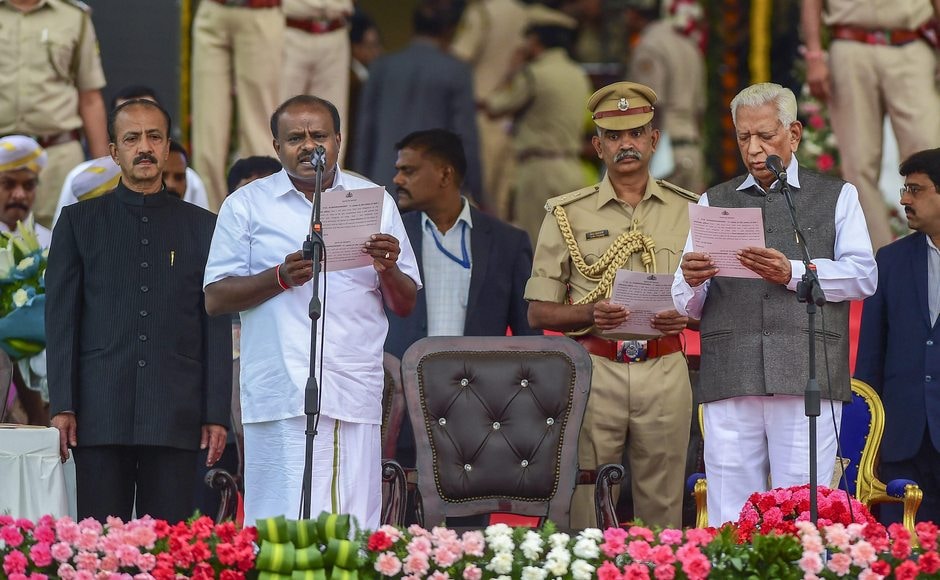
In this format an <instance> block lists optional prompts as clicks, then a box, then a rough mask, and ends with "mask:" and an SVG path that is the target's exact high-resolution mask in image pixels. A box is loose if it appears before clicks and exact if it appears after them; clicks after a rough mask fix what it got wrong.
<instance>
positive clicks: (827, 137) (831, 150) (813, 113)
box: [798, 84, 841, 176]
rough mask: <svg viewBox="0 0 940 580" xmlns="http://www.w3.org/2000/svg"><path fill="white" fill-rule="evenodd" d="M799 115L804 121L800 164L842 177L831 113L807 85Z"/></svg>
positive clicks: (804, 87) (804, 89)
mask: <svg viewBox="0 0 940 580" xmlns="http://www.w3.org/2000/svg"><path fill="white" fill-rule="evenodd" d="M798 115H799V117H800V120H801V121H803V139H802V141H800V151H799V154H798V155H799V159H800V163H801V164H804V165H806V166H807V167H812V168H814V169H815V170H816V171H819V172H820V173H828V174H830V175H835V176H838V175H840V173H841V169H840V164H839V147H838V144H837V143H836V135H835V133H833V132H832V127H831V126H830V124H829V112H828V111H827V110H826V108H825V106H824V105H823V104H822V103H821V102H820V101H819V100H818V99H816V98H815V97H814V96H813V95H811V94H810V92H809V85H807V84H804V85H803V90H802V92H801V94H800V101H799V109H798Z"/></svg>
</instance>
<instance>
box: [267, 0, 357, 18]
mask: <svg viewBox="0 0 940 580" xmlns="http://www.w3.org/2000/svg"><path fill="white" fill-rule="evenodd" d="M281 8H282V10H283V11H284V16H286V17H287V18H297V19H304V20H307V19H314V20H332V19H334V18H342V17H345V16H349V15H350V14H352V12H353V3H352V0H283V2H282V4H281Z"/></svg>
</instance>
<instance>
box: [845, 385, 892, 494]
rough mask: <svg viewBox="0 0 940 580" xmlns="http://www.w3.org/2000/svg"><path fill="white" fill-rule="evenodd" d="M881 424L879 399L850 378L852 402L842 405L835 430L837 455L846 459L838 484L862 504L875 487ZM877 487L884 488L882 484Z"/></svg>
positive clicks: (868, 387) (881, 408)
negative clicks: (840, 420) (842, 477)
mask: <svg viewBox="0 0 940 580" xmlns="http://www.w3.org/2000/svg"><path fill="white" fill-rule="evenodd" d="M884 425H885V415H884V407H883V406H882V404H881V398H880V397H879V396H878V394H877V393H876V392H875V391H874V389H872V388H871V387H870V386H868V385H867V384H866V383H864V382H862V381H860V380H858V379H852V402H851V403H849V404H847V405H842V425H841V427H840V431H839V445H840V447H841V454H840V456H841V457H842V458H843V459H848V460H849V462H848V465H847V466H846V468H845V478H844V479H843V480H841V481H840V482H839V487H840V488H841V489H847V491H848V492H849V493H851V494H852V495H854V496H855V497H856V498H858V500H859V501H861V502H862V503H866V504H867V503H868V501H869V499H870V497H871V495H872V493H873V491H874V489H873V488H874V487H875V486H876V485H875V481H876V480H875V475H874V473H875V465H876V462H877V460H878V450H879V448H880V447H881V435H882V433H884ZM837 467H838V465H837ZM846 485H847V487H846ZM880 487H881V488H884V485H883V484H882V485H881V486H880Z"/></svg>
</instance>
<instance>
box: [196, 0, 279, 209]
mask: <svg viewBox="0 0 940 580" xmlns="http://www.w3.org/2000/svg"><path fill="white" fill-rule="evenodd" d="M280 6H281V0H204V1H202V2H200V3H199V8H198V9H197V10H196V17H195V18H194V20H193V67H192V68H193V95H192V96H193V109H192V113H193V123H192V152H193V163H192V165H193V169H195V170H196V172H197V173H199V175H200V176H201V177H202V178H203V180H204V181H205V184H206V193H207V194H208V198H209V209H210V210H212V211H218V210H219V206H220V205H222V200H223V199H225V196H226V194H227V193H228V188H227V187H226V184H225V172H226V169H227V168H228V166H229V151H230V149H231V147H230V141H231V134H232V109H233V107H234V106H235V104H236V103H237V108H236V109H235V114H236V118H237V120H236V124H237V128H238V131H237V142H238V156H239V157H249V156H252V155H267V154H268V153H270V151H271V129H270V116H271V112H272V111H274V109H275V108H277V106H278V104H279V103H280V102H281V99H280V96H281V95H280V91H281V58H282V54H281V52H282V50H283V43H284V13H283V12H281V8H280ZM233 89H234V93H235V94H236V95H237V99H234V100H233V99H232V97H231V95H232V93H233Z"/></svg>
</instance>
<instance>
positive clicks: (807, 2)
mask: <svg viewBox="0 0 940 580" xmlns="http://www.w3.org/2000/svg"><path fill="white" fill-rule="evenodd" d="M824 6H825V10H824ZM802 11H803V15H802V16H803V18H802V24H803V36H804V37H805V41H806V53H805V57H806V80H807V82H808V83H809V88H810V92H811V93H812V94H813V96H814V97H816V98H818V99H820V100H822V101H823V102H829V104H830V105H831V106H830V108H829V111H830V114H831V117H832V128H833V130H834V131H835V134H836V138H837V140H838V142H839V154H840V159H841V161H842V178H843V179H845V180H846V181H848V182H850V183H854V184H855V185H856V186H857V187H858V193H859V200H860V201H861V202H862V210H863V211H864V212H865V219H866V221H867V222H868V231H869V233H870V235H871V242H872V246H873V248H874V249H875V250H877V249H878V248H880V247H882V246H884V245H886V244H888V243H889V242H890V241H891V239H892V237H893V236H892V235H891V229H890V227H889V225H888V209H887V207H886V205H885V200H884V197H883V195H882V193H881V191H880V190H879V189H878V179H879V177H880V175H881V154H882V136H883V131H884V129H883V121H884V118H885V115H888V116H889V117H890V118H891V126H892V127H893V128H894V135H895V137H896V138H897V140H898V149H899V152H900V156H901V159H906V158H908V157H910V156H911V155H912V154H914V153H915V152H917V151H922V150H924V149H932V148H934V147H937V146H938V145H940V92H938V89H937V79H936V77H935V74H936V73H937V72H938V64H940V62H938V59H937V52H936V49H935V48H934V47H932V46H931V44H930V42H928V37H929V36H930V33H931V32H932V33H934V34H936V28H935V26H936V23H935V22H934V21H933V19H934V18H940V2H938V1H937V0H933V1H931V0H891V1H890V2H888V1H885V0H804V1H803V8H802ZM823 22H824V23H825V25H826V26H828V27H829V36H830V38H831V39H832V43H831V44H830V45H829V52H828V54H827V53H826V52H824V51H823V49H822V40H821V36H822V34H821V32H822V31H821V27H822V24H823ZM932 27H933V28H934V29H933V30H930V29H931V28H932ZM934 38H935V36H934Z"/></svg>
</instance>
